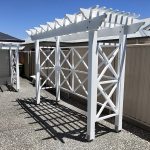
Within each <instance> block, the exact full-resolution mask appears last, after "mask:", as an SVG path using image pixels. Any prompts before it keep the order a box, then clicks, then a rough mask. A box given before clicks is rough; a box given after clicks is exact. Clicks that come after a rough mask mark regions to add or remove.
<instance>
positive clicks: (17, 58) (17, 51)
mask: <svg viewBox="0 0 150 150" xmlns="http://www.w3.org/2000/svg"><path fill="white" fill-rule="evenodd" d="M15 55H16V76H17V77H16V89H17V91H19V89H20V77H19V45H18V46H17V49H16V51H15Z"/></svg>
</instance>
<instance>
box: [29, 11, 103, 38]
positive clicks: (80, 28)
mask: <svg viewBox="0 0 150 150" xmlns="http://www.w3.org/2000/svg"><path fill="white" fill-rule="evenodd" d="M105 17H106V15H105V14H104V15H101V16H98V17H95V18H93V19H87V20H84V21H81V22H78V23H72V24H70V25H68V26H65V27H64V26H62V27H59V28H57V29H53V30H49V31H45V32H43V33H39V34H35V31H33V29H32V30H31V32H33V33H34V35H32V36H31V39H32V40H37V39H38V40H39V39H46V38H50V37H57V36H62V35H67V34H73V33H78V32H85V31H89V30H94V29H98V27H99V26H100V25H101V23H102V21H103V20H104V19H105Z"/></svg>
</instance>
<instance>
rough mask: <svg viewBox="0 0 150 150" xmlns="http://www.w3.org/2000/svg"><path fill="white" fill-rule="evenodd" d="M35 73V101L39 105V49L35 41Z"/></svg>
mask: <svg viewBox="0 0 150 150" xmlns="http://www.w3.org/2000/svg"><path fill="white" fill-rule="evenodd" d="M35 68H36V70H35V73H36V101H37V104H40V85H41V84H40V47H39V40H36V41H35Z"/></svg>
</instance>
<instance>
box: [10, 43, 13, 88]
mask: <svg viewBox="0 0 150 150" xmlns="http://www.w3.org/2000/svg"><path fill="white" fill-rule="evenodd" d="M9 55H10V59H9V60H10V78H11V81H10V82H11V85H12V86H13V69H12V63H13V60H12V49H11V45H10V48H9Z"/></svg>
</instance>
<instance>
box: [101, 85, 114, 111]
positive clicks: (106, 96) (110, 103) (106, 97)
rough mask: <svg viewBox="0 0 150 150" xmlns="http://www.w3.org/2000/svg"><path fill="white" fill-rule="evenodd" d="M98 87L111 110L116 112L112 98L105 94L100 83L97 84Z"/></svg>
mask: <svg viewBox="0 0 150 150" xmlns="http://www.w3.org/2000/svg"><path fill="white" fill-rule="evenodd" d="M98 89H99V90H100V92H101V93H102V95H103V96H104V98H105V99H106V100H107V101H108V103H109V105H110V107H111V108H112V110H113V111H114V112H115V113H117V110H116V106H115V105H114V103H113V102H112V100H111V99H110V98H109V96H108V95H107V93H106V92H104V91H103V88H102V86H101V85H100V84H98Z"/></svg>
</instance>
